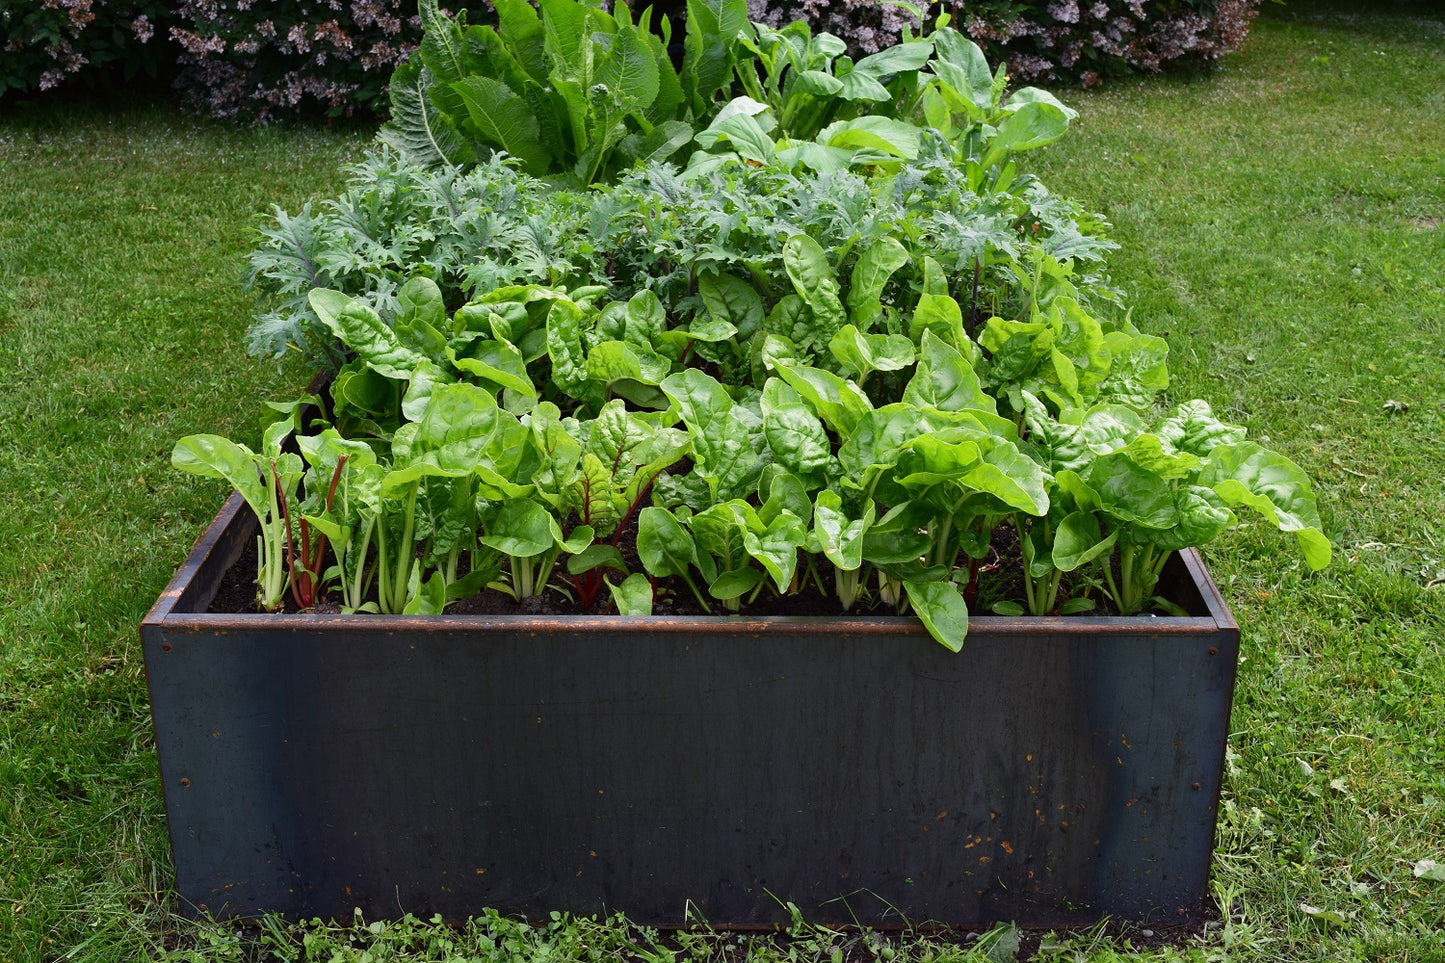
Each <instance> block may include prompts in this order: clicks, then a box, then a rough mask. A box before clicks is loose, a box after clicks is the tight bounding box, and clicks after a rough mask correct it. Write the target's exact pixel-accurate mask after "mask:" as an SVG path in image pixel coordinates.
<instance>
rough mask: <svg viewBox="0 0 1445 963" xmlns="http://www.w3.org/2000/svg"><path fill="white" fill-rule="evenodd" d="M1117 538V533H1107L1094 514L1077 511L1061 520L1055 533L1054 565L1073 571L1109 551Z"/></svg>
mask: <svg viewBox="0 0 1445 963" xmlns="http://www.w3.org/2000/svg"><path fill="white" fill-rule="evenodd" d="M1118 538H1119V536H1118V535H1117V534H1116V533H1114V532H1110V533H1109V534H1108V535H1107V536H1106V535H1104V533H1103V531H1102V530H1101V529H1100V527H1099V519H1098V518H1097V517H1096V516H1095V515H1093V514H1092V513H1087V512H1074V513H1073V514H1071V515H1068V516H1066V517H1065V518H1064V520H1063V521H1061V522H1060V523H1059V527H1058V530H1057V531H1056V532H1055V533H1054V546H1053V553H1052V555H1051V558H1052V561H1053V563H1054V567H1055V568H1057V569H1058V570H1059V571H1061V572H1072V571H1074V570H1075V569H1077V568H1079V567H1081V566H1084V565H1087V564H1089V563H1090V562H1092V561H1094V560H1095V559H1097V558H1099V557H1100V556H1101V555H1104V554H1105V553H1107V552H1108V551H1109V550H1110V549H1112V548H1113V547H1114V543H1115V542H1116V541H1118Z"/></svg>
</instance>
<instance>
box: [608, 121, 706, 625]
mask: <svg viewBox="0 0 1445 963" xmlns="http://www.w3.org/2000/svg"><path fill="white" fill-rule="evenodd" d="M693 136H694V131H693V129H692V126H691V125H689V124H687V123H686V122H684V121H680V120H666V121H663V122H662V123H660V124H658V125H657V126H656V127H654V128H652V130H651V131H649V132H648V133H645V134H644V133H642V132H641V131H639V132H637V133H634V134H629V135H628V136H627V137H624V138H623V139H622V141H621V142H620V143H619V144H618V145H617V152H618V154H620V155H621V156H622V158H623V159H624V160H626V161H627V162H628V164H629V165H630V166H632V167H643V166H646V165H647V164H660V163H662V162H663V161H665V160H667V159H668V158H670V157H672V155H673V154H676V153H677V152H678V151H679V150H681V149H682V148H683V147H684V146H686V145H687V144H688V143H689V142H690V141H691V140H692V139H693ZM649 591H650V590H649ZM649 599H650V596H649ZM649 607H650V606H649Z"/></svg>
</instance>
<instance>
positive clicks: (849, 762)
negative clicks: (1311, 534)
mask: <svg viewBox="0 0 1445 963" xmlns="http://www.w3.org/2000/svg"><path fill="white" fill-rule="evenodd" d="M254 524H255V523H254V519H252V518H251V517H250V514H249V511H248V510H246V509H245V508H244V506H243V505H242V504H241V503H240V501H239V499H237V498H232V500H231V501H230V502H228V503H227V505H226V507H225V509H224V510H223V511H222V512H221V514H220V516H218V518H217V519H216V521H215V523H214V524H213V525H212V526H211V527H210V529H209V530H208V531H207V532H206V533H205V535H204V536H203V537H202V538H201V540H200V541H199V542H198V543H197V545H196V548H195V550H194V551H193V553H192V554H191V556H190V558H189V559H188V560H187V561H186V563H185V565H184V566H183V567H182V568H181V570H180V571H179V572H178V574H177V575H176V577H175V579H174V580H173V581H172V583H171V584H170V586H169V587H168V588H167V590H166V591H165V593H164V594H163V595H162V597H161V598H160V600H159V601H158V602H157V603H156V605H155V607H154V608H153V609H152V610H151V612H150V613H149V615H147V617H146V619H145V621H144V623H143V624H142V627H141V633H142V637H143V641H144V648H145V662H146V672H147V676H148V680H149V686H150V696H151V708H152V714H153V719H154V724H155V733H156V744H157V749H158V752H159V756H160V766H161V774H162V779H163V782H164V789H165V797H166V810H167V813H168V816H169V820H170V834H171V844H172V848H173V850H174V856H175V866H176V875H177V884H178V887H179V890H180V894H181V897H182V899H183V900H184V901H185V902H186V903H187V904H188V905H189V906H191V907H193V908H204V909H205V910H206V911H209V912H211V913H215V914H217V915H223V916H233V915H253V914H258V913H262V912H269V911H278V912H281V913H284V914H288V915H291V916H312V915H320V916H340V917H345V916H349V915H350V913H351V912H352V910H353V908H354V907H361V908H362V909H363V910H364V911H365V912H366V913H367V914H368V915H382V916H385V915H397V914H399V913H401V912H402V911H410V912H414V913H418V914H431V913H440V914H443V915H444V916H447V917H462V916H466V915H470V914H475V913H477V912H478V911H480V910H481V909H482V908H483V907H493V908H495V909H497V910H500V911H502V912H505V913H520V914H525V915H530V916H545V914H546V913H548V912H549V911H552V910H568V911H573V912H578V913H600V912H607V913H610V912H615V911H621V912H624V913H626V914H627V915H628V916H629V917H630V918H631V919H633V920H634V921H636V922H639V923H647V924H655V925H680V924H683V923H686V922H689V921H695V920H699V919H705V920H707V921H709V922H710V923H712V924H713V925H719V926H721V925H728V926H755V925H767V924H770V923H773V922H777V921H786V920H787V919H788V911H787V909H786V908H785V907H784V906H783V902H784V901H787V902H792V903H794V904H796V905H797V906H798V907H799V908H800V909H801V911H802V912H803V914H804V916H805V917H806V918H807V919H809V920H812V921H817V922H820V923H851V922H860V923H866V924H871V925H882V926H887V925H897V924H902V923H904V922H910V923H923V922H928V921H932V922H939V923H944V924H951V925H960V926H970V925H981V924H987V923H990V922H993V921H997V920H1014V921H1018V922H1020V923H1023V924H1026V925H1039V926H1052V925H1069V924H1080V923H1088V922H1092V921H1095V920H1098V919H1099V918H1101V917H1103V916H1105V915H1108V916H1112V917H1122V918H1127V919H1134V920H1168V921H1179V920H1183V919H1191V918H1193V917H1195V916H1196V915H1197V914H1198V912H1199V911H1200V909H1201V907H1202V903H1203V898H1204V894H1205V891H1206V887H1207V879H1208V873H1209V862H1210V855H1211V850H1212V846H1213V836H1214V825H1215V814H1216V808H1217V804H1218V798H1219V788H1220V777H1221V771H1222V767H1223V759H1224V748H1225V740H1226V737H1227V733H1228V723H1229V710H1230V701H1231V697H1232V693H1233V687H1234V675H1235V663H1236V656H1237V652H1238V644H1239V630H1238V627H1237V626H1236V625H1235V623H1234V621H1233V619H1232V617H1231V616H1230V614H1229V611H1228V609H1227V607H1226V606H1225V604H1224V602H1223V600H1222V599H1221V598H1220V596H1219V593H1218V592H1217V590H1216V589H1215V587H1214V585H1213V583H1212V582H1211V581H1210V580H1209V578H1208V575H1207V574H1206V573H1205V571H1204V569H1203V567H1202V566H1201V564H1200V561H1199V558H1198V556H1197V555H1196V554H1195V553H1193V552H1187V553H1184V554H1183V555H1181V556H1180V557H1179V558H1178V559H1176V560H1175V562H1174V563H1172V565H1171V568H1170V569H1169V570H1168V572H1166V581H1167V583H1168V585H1167V587H1168V589H1169V590H1170V591H1171V592H1172V594H1173V597H1174V598H1175V599H1176V600H1177V601H1178V602H1179V604H1181V605H1182V606H1183V607H1184V608H1185V609H1186V610H1187V611H1189V612H1190V613H1191V614H1190V617H1188V618H1131V619H1121V618H1103V617H1098V618H1090V617H1071V618H1041V619H1014V618H995V617H980V618H976V619H974V620H973V623H972V626H971V629H970V635H969V638H968V641H967V643H966V644H965V646H964V650H963V652H962V653H961V654H958V655H954V654H951V653H949V652H947V651H946V650H944V649H943V648H942V647H940V646H939V645H938V644H937V643H935V642H933V641H932V640H931V639H930V638H929V637H928V635H927V634H926V633H925V632H924V630H923V629H922V628H921V627H920V626H918V625H916V624H915V623H914V622H913V621H912V620H908V619H900V618H861V617H860V618H845V619H818V618H751V619H749V618H737V619H720V618H713V619H705V618H676V619H664V618H653V619H635V618H621V617H578V618H534V617H521V616H518V617H492V618H483V617H446V616H439V617H381V616H318V615H306V616H285V615H273V616H264V615H246V616H237V615H221V614H209V613H207V612H206V607H207V605H208V603H209V601H210V598H211V596H212V595H213V594H214V592H215V586H216V584H217V582H218V580H219V579H220V576H221V574H222V572H224V570H225V569H226V568H227V567H228V566H229V565H230V564H231V563H232V561H233V560H234V559H235V557H236V555H237V554H238V552H239V551H240V548H241V546H242V544H243V542H244V540H246V539H250V538H253V537H254V535H253V532H254Z"/></svg>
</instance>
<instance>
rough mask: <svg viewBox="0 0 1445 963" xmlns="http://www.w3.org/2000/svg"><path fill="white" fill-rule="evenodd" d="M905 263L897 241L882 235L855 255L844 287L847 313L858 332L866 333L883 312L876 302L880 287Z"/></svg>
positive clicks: (906, 257) (880, 304)
mask: <svg viewBox="0 0 1445 963" xmlns="http://www.w3.org/2000/svg"><path fill="white" fill-rule="evenodd" d="M908 261H909V256H908V251H907V249H906V248H904V246H903V245H902V243H900V242H899V241H898V239H897V238H895V237H893V236H892V235H889V234H883V235H880V236H878V237H876V238H874V239H873V240H872V241H871V242H870V243H869V244H868V245H867V247H865V248H864V249H863V252H862V253H861V254H859V255H858V261H857V263H856V264H854V265H853V277H852V282H851V283H850V284H849V286H848V314H849V317H850V318H852V320H853V323H854V324H856V325H857V326H858V327H859V329H860V330H862V331H867V330H868V328H869V326H870V325H872V324H873V322H874V320H875V319H877V317H878V316H879V315H880V314H882V313H883V305H882V302H881V301H880V300H879V299H880V298H881V296H882V294H883V288H884V287H885V286H886V285H887V284H888V279H889V278H891V277H892V276H893V274H894V272H896V271H897V270H898V269H899V268H901V267H903V266H904V265H905V264H907V263H908Z"/></svg>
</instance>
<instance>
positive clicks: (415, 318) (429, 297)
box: [395, 275, 447, 332]
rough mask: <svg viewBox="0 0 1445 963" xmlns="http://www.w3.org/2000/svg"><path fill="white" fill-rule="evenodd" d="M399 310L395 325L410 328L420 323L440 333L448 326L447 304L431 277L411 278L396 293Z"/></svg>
mask: <svg viewBox="0 0 1445 963" xmlns="http://www.w3.org/2000/svg"><path fill="white" fill-rule="evenodd" d="M396 303H397V307H398V308H399V310H398V312H397V316H396V321H395V324H396V325H398V326H401V325H406V326H410V325H413V324H416V323H417V322H420V323H422V324H425V325H427V326H428V327H430V328H431V329H432V330H434V331H437V332H440V331H442V330H443V329H444V328H446V326H447V308H446V302H445V301H444V300H443V299H442V291H441V288H439V287H437V283H436V282H435V281H433V280H432V279H431V278H429V277H424V276H420V275H418V276H417V277H414V278H411V279H410V280H408V281H407V282H406V283H405V284H403V285H402V286H401V288H400V289H399V290H398V291H397V292H396Z"/></svg>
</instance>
